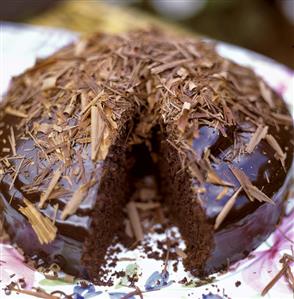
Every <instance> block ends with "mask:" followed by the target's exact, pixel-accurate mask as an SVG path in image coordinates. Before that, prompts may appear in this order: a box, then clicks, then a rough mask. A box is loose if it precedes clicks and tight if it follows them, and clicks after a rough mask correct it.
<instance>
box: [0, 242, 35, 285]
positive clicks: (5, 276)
mask: <svg viewBox="0 0 294 299" xmlns="http://www.w3.org/2000/svg"><path fill="white" fill-rule="evenodd" d="M20 278H24V280H25V282H26V287H27V288H31V287H32V285H33V283H34V278H35V271H33V270H32V269H30V268H29V267H28V266H27V265H25V264H24V257H23V256H22V255H21V254H20V253H19V252H18V251H17V250H16V249H14V248H13V247H12V246H10V245H6V244H0V280H1V285H2V286H3V287H5V285H7V284H9V283H10V282H11V281H17V280H18V279H20Z"/></svg>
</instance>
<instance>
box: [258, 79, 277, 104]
mask: <svg viewBox="0 0 294 299" xmlns="http://www.w3.org/2000/svg"><path fill="white" fill-rule="evenodd" d="M259 89H260V93H261V95H262V97H263V99H264V100H265V101H266V102H267V104H268V105H269V106H270V107H271V108H275V104H274V101H273V96H272V91H271V90H270V89H269V88H268V87H267V86H266V84H265V83H264V82H263V81H259Z"/></svg>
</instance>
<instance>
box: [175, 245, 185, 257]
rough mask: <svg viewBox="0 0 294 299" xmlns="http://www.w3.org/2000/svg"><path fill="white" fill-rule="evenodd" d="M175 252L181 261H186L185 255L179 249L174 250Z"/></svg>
mask: <svg viewBox="0 0 294 299" xmlns="http://www.w3.org/2000/svg"><path fill="white" fill-rule="evenodd" d="M175 251H176V254H177V255H178V256H179V257H181V258H182V259H186V258H187V254H186V253H185V252H184V251H183V250H182V249H180V248H178V247H177V248H176V249H175Z"/></svg>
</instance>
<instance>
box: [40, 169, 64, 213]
mask: <svg viewBox="0 0 294 299" xmlns="http://www.w3.org/2000/svg"><path fill="white" fill-rule="evenodd" d="M61 175H62V171H61V170H60V169H57V170H56V171H55V172H54V174H53V176H52V179H51V181H50V183H49V185H48V187H47V189H46V191H45V192H43V193H42V194H41V198H40V202H39V208H43V206H44V203H45V202H46V200H47V199H48V198H49V196H50V194H51V192H52V191H53V189H54V188H55V186H56V184H57V182H58V181H59V179H60V177H61Z"/></svg>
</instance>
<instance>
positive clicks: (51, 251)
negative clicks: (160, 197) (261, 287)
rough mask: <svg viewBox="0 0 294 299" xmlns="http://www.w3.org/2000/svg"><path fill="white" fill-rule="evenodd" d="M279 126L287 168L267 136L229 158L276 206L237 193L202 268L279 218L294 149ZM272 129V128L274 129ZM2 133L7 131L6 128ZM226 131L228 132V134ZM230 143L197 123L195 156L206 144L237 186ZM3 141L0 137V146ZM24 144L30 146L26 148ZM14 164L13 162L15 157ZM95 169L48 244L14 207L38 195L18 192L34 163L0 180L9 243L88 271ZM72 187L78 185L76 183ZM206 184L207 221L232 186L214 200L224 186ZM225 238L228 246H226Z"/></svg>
mask: <svg viewBox="0 0 294 299" xmlns="http://www.w3.org/2000/svg"><path fill="white" fill-rule="evenodd" d="M11 121H12V119H5V122H6V123H7V124H11ZM282 130H283V131H281V132H279V134H277V133H275V135H274V136H275V138H277V139H278V140H279V143H280V144H281V146H282V148H285V146H286V145H288V150H287V153H288V155H287V159H286V170H283V168H282V167H281V164H280V161H278V160H277V159H276V158H275V157H274V151H273V149H272V148H271V147H270V146H269V145H268V144H267V143H266V142H265V141H261V142H260V144H259V145H258V146H257V147H256V148H255V150H254V151H253V153H251V154H243V155H237V156H236V157H234V158H233V159H232V160H231V163H233V164H234V165H236V166H238V167H239V168H241V169H242V170H243V171H244V172H245V173H246V174H247V176H248V177H249V178H250V180H251V181H252V182H253V183H254V185H256V186H257V187H258V188H260V189H262V190H263V191H264V192H265V193H266V194H267V195H268V196H270V197H271V198H272V199H273V200H274V201H275V202H276V205H271V204H268V203H258V202H256V201H254V202H250V201H249V200H248V198H247V197H246V195H245V194H244V193H241V194H240V195H239V197H238V199H237V201H236V204H235V205H234V207H233V209H232V210H231V211H230V213H229V215H228V217H227V219H226V220H225V221H224V223H223V224H222V226H221V227H220V229H219V230H218V231H216V232H215V234H214V249H213V251H212V253H211V257H210V258H209V259H208V261H207V264H206V267H205V271H206V272H207V273H211V272H214V271H216V270H218V269H221V268H222V267H223V266H225V265H227V259H229V260H230V261H231V262H233V261H236V260H238V259H240V258H242V257H244V256H246V254H248V253H249V252H250V251H251V250H252V249H254V248H256V247H257V246H258V245H259V244H260V243H261V242H262V241H263V240H264V239H265V238H266V237H267V236H268V235H269V234H270V233H271V231H272V230H273V229H274V227H275V225H276V223H277V221H278V219H279V217H280V214H281V211H282V206H283V205H282V202H283V200H284V198H285V195H286V192H287V183H288V180H289V175H288V179H287V180H286V179H285V178H286V174H287V172H288V170H289V168H290V165H291V163H292V155H291V153H292V152H293V147H292V145H291V144H290V143H288V142H287V141H288V138H287V136H288V135H289V134H288V131H286V130H285V131H284V129H282ZM272 131H273V132H274V130H272ZM6 133H7V134H8V131H7V129H6ZM230 135H231V136H232V134H230ZM250 136H251V133H248V132H242V131H241V130H240V129H239V128H236V129H235V138H239V140H242V141H243V142H245V143H246V141H248V139H249V138H250ZM233 144H234V141H233V140H232V139H230V136H227V137H224V136H223V135H222V134H221V133H220V132H219V131H218V130H217V129H214V128H211V127H206V126H203V127H201V128H200V134H199V137H198V138H196V139H195V140H194V142H193V147H194V149H195V151H196V152H197V154H198V155H199V157H201V156H202V155H203V153H204V150H205V149H206V148H210V149H211V152H212V153H213V154H214V155H215V157H216V158H218V159H220V162H218V163H216V162H213V163H212V167H213V169H214V170H215V172H216V173H217V174H218V175H219V177H221V178H223V179H225V180H226V181H228V182H232V183H234V184H235V185H236V186H238V184H239V183H238V181H237V180H236V178H235V177H234V175H233V174H232V173H231V171H230V170H229V168H228V163H227V162H226V157H228V156H229V155H230V154H232V151H233ZM3 146H4V145H3V144H1V141H0V148H1V147H3ZM32 148H33V145H32V142H31V140H19V141H18V142H17V152H18V154H19V155H26V156H28V155H29V157H30V158H31V159H32V160H34V155H35V154H36V153H37V150H35V149H32ZM27 149H32V150H31V151H29V152H28V151H27ZM1 152H2V151H1ZM269 161H270V162H269ZM15 163H16V166H17V163H18V161H16V162H15ZM85 169H86V173H87V174H90V173H92V172H93V164H92V162H91V161H90V160H87V161H86V162H85ZM96 169H97V171H96V172H95V173H96V180H97V184H95V185H94V186H93V187H92V188H91V190H90V192H89V193H88V195H87V197H86V199H85V200H84V201H83V202H82V204H81V205H80V207H79V209H78V211H77V212H76V214H74V215H72V216H70V217H68V218H67V219H66V220H64V221H62V220H60V218H59V217H57V220H56V224H57V227H58V236H57V238H56V240H54V241H53V242H52V243H50V244H48V245H41V244H40V243H39V241H38V239H37V237H36V234H35V232H34V231H33V230H32V227H31V225H30V224H29V223H28V222H27V220H26V219H25V217H24V216H23V215H22V214H20V213H19V212H18V208H19V206H20V204H21V202H22V197H23V196H25V197H28V198H29V199H30V200H31V201H38V200H39V196H40V194H38V193H37V194H36V193H35V194H26V193H25V192H23V191H22V187H23V186H25V185H28V184H31V183H32V181H33V178H34V177H35V176H36V175H37V169H36V167H29V168H28V169H27V168H26V167H24V168H23V169H22V171H21V172H20V173H19V176H18V178H17V180H16V183H15V184H14V186H13V188H11V190H9V186H10V184H11V180H12V178H11V176H10V175H6V176H4V178H3V179H2V181H1V182H0V198H1V201H0V202H1V205H2V206H1V208H2V209H3V214H4V217H5V226H6V228H7V230H8V233H9V235H10V236H11V240H12V242H15V243H16V244H17V245H18V246H20V247H21V248H22V249H23V250H24V252H25V253H26V254H28V255H30V256H33V255H35V254H36V255H38V256H41V257H44V259H45V260H46V261H47V262H58V263H61V264H62V267H63V269H64V270H65V271H66V272H68V273H71V274H74V275H78V276H82V277H86V278H87V273H86V270H85V269H84V267H83V266H82V265H81V264H80V262H79V261H80V259H81V255H82V249H83V241H84V240H85V237H86V236H87V235H88V233H89V229H90V225H91V217H90V211H91V209H92V207H93V206H94V204H95V201H96V194H97V193H98V186H99V179H100V176H101V169H102V165H101V164H100V165H99V166H98V167H97V168H96ZM28 171H29V172H28ZM265 172H267V176H268V179H269V182H267V179H266V177H265ZM63 184H64V187H65V188H69V187H70V186H69V185H68V182H67V181H66V180H64V182H63ZM72 188H76V185H75V183H74V182H73V186H72ZM205 188H206V189H207V191H208V192H206V193H205V195H203V196H202V198H201V199H202V202H203V208H204V210H205V213H206V216H207V218H208V221H209V222H210V223H214V220H215V218H216V216H217V215H218V213H219V212H220V211H221V209H222V207H223V206H224V204H225V203H226V202H227V200H228V199H229V198H230V196H231V195H232V192H233V191H232V190H229V191H228V193H227V194H226V195H225V196H224V197H223V198H222V199H221V200H216V196H217V195H218V194H219V193H220V192H221V190H222V189H223V187H221V186H216V185H213V184H209V183H206V184H205ZM12 196H13V200H12V201H11V203H10V204H9V199H10V198H11V197H12ZM65 201H66V195H65V196H60V197H59V198H58V199H54V200H52V201H51V202H50V203H49V204H48V205H47V206H46V207H45V208H44V209H43V210H42V212H43V213H44V214H45V215H47V216H49V217H50V216H52V215H53V213H54V210H53V204H55V203H56V202H58V203H59V204H60V206H63V205H64V202H65ZM257 219H258V221H257ZM28 240H30V242H28ZM228 243H230V244H231V245H230V246H227V244H228Z"/></svg>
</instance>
